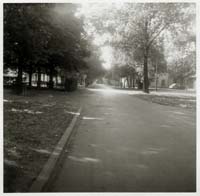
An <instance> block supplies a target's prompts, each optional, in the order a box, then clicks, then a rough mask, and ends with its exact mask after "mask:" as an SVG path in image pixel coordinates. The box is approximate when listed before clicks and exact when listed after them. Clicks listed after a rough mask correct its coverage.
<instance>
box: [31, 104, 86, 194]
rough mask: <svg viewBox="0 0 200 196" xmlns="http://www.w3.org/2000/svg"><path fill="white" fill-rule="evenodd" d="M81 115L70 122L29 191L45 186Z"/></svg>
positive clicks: (38, 190) (38, 189)
mask: <svg viewBox="0 0 200 196" xmlns="http://www.w3.org/2000/svg"><path fill="white" fill-rule="evenodd" d="M81 110H82V108H79V110H78V113H81ZM78 117H79V115H75V116H74V117H73V119H72V121H71V122H70V124H69V126H68V127H67V129H66V131H65V132H64V134H63V135H62V137H61V139H60V140H59V142H58V143H57V145H56V147H55V148H54V150H53V152H52V154H51V155H50V157H49V159H48V161H47V162H46V163H45V165H44V167H43V168H42V170H41V172H40V173H39V175H38V177H37V178H36V180H35V181H34V182H33V184H32V185H31V187H30V189H29V192H41V191H42V189H43V187H44V186H45V185H46V183H47V182H48V180H49V178H50V176H51V174H52V171H53V169H54V167H55V165H56V163H57V161H58V159H59V157H60V155H61V153H62V151H63V148H64V146H65V144H66V142H67V140H68V139H69V136H70V134H71V132H72V130H73V128H74V125H75V123H76V121H77V119H78Z"/></svg>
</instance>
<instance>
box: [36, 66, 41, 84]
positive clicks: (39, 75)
mask: <svg viewBox="0 0 200 196" xmlns="http://www.w3.org/2000/svg"><path fill="white" fill-rule="evenodd" d="M40 87H41V68H40V67H39V68H38V81H37V88H40Z"/></svg>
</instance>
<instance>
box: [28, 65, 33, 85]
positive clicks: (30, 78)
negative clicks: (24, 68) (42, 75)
mask: <svg viewBox="0 0 200 196" xmlns="http://www.w3.org/2000/svg"><path fill="white" fill-rule="evenodd" d="M28 74H29V82H28V85H29V87H31V86H32V75H33V71H32V69H31V70H30V71H29V73H28Z"/></svg>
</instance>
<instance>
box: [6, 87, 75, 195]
mask: <svg viewBox="0 0 200 196" xmlns="http://www.w3.org/2000/svg"><path fill="white" fill-rule="evenodd" d="M78 108H79V104H78V102H77V101H76V99H74V97H73V93H66V92H61V91H49V90H40V91H37V90H31V91H29V92H28V94H27V95H26V96H17V95H14V94H13V93H12V92H11V91H10V90H8V89H7V90H4V192H26V191H28V189H29V187H30V185H31V184H32V182H33V181H34V180H35V178H36V177H37V175H38V174H39V172H40V171H41V169H42V167H43V165H44V164H45V162H46V161H47V160H48V158H49V155H50V154H51V152H52V151H53V149H54V147H55V145H56V144H57V142H58V141H59V139H60V138H61V136H62V134H63V133H64V131H65V130H66V128H67V126H68V125H69V123H70V122H71V119H72V117H73V112H76V111H77V110H78Z"/></svg>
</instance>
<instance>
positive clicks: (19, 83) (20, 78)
mask: <svg viewBox="0 0 200 196" xmlns="http://www.w3.org/2000/svg"><path fill="white" fill-rule="evenodd" d="M22 81H23V69H22V66H21V64H20V65H19V66H18V75H17V80H16V84H15V87H14V88H15V89H14V91H15V92H16V93H17V94H22V91H23V84H22Z"/></svg>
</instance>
